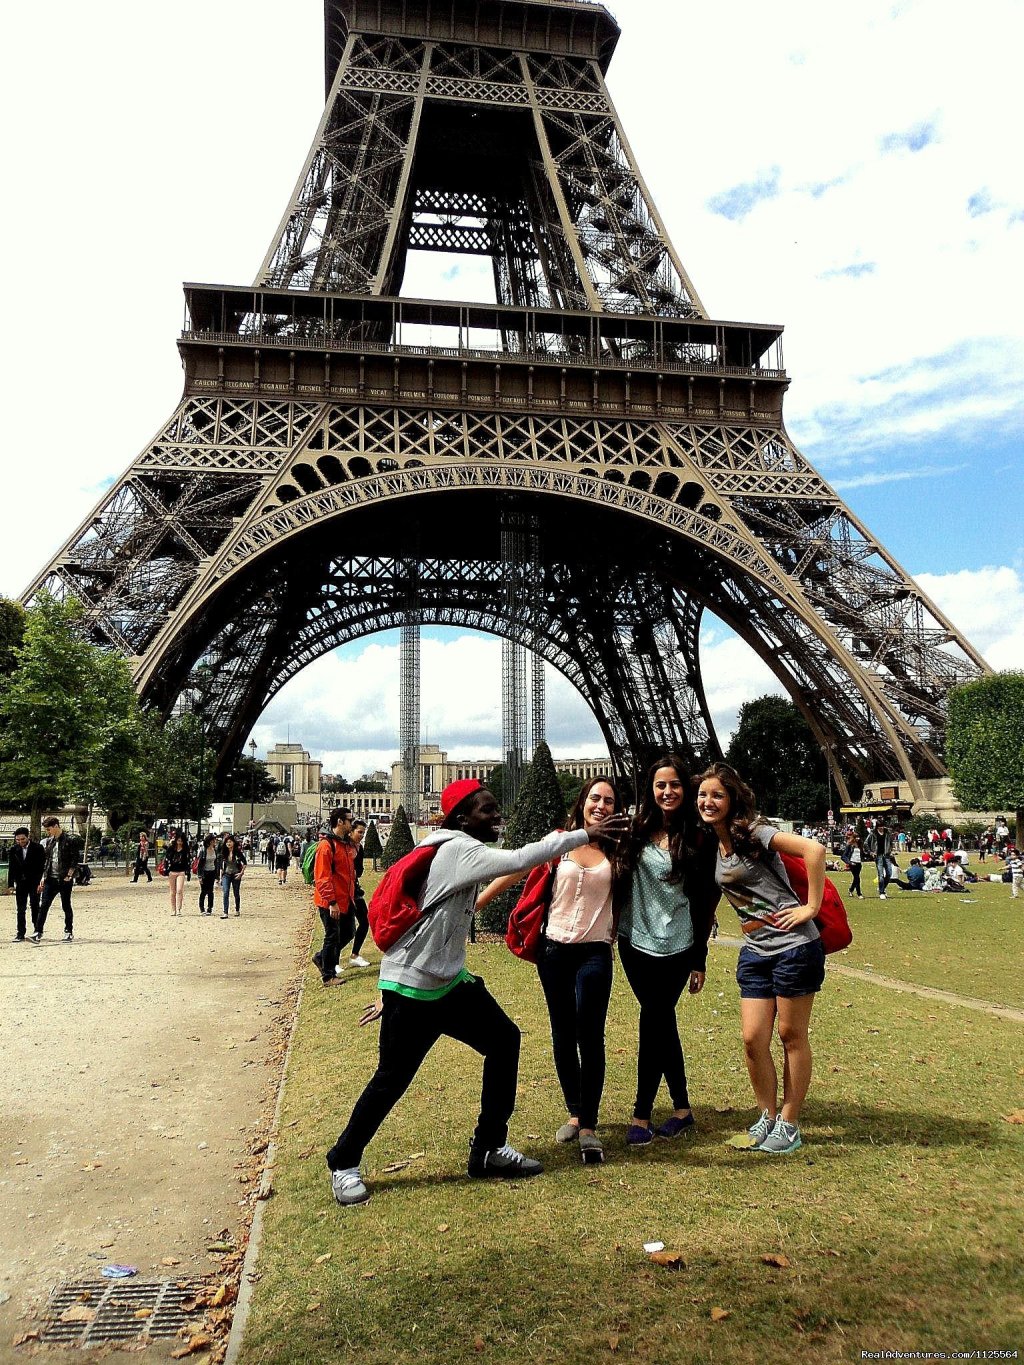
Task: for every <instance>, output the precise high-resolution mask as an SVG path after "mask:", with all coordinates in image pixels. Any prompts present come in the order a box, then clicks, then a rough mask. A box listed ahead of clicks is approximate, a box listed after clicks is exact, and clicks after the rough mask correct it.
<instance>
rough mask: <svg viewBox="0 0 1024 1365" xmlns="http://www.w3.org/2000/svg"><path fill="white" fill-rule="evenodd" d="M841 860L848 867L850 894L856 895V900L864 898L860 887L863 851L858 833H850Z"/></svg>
mask: <svg viewBox="0 0 1024 1365" xmlns="http://www.w3.org/2000/svg"><path fill="white" fill-rule="evenodd" d="M843 861H844V862H845V863H846V865H847V867H848V868H849V869H850V876H851V877H852V879H853V880H852V881H851V882H850V895H851V896H856V897H857V899H858V900H861V901H862V900H863V899H864V893H863V892H862V891H861V889H860V874H861V872H862V871H863V868H864V853H863V851H862V849H861V846H860V835H859V834H851V835H850V842H849V843H848V844H847V845H846V853H845V855H844V858H843Z"/></svg>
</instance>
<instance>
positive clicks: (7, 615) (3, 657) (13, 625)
mask: <svg viewBox="0 0 1024 1365" xmlns="http://www.w3.org/2000/svg"><path fill="white" fill-rule="evenodd" d="M24 638H25V608H24V607H23V606H22V605H21V603H20V602H12V601H11V599H10V598H9V597H0V677H3V678H6V677H9V676H10V674H12V673H13V672H14V666H15V651H16V650H17V649H20V648H21V644H22V641H23V640H24Z"/></svg>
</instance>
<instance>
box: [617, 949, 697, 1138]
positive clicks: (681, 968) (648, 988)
mask: <svg viewBox="0 0 1024 1365" xmlns="http://www.w3.org/2000/svg"><path fill="white" fill-rule="evenodd" d="M619 957H620V959H621V960H622V970H623V971H624V972H625V973H626V980H627V981H628V982H629V984H630V986H631V987H632V990H633V994H634V995H635V996H636V998H637V1000H638V1001H639V1002H640V1040H639V1047H638V1050H637V1059H636V1103H635V1104H634V1105H633V1115H634V1117H635V1118H638V1119H647V1120H648V1121H649V1120H650V1117H651V1113H652V1111H653V1109H654V1100H655V1097H656V1096H657V1094H658V1087H659V1086H660V1085H661V1078H662V1077H663V1076H664V1078H665V1083H666V1084H667V1086H668V1093H669V1095H670V1097H671V1099H672V1108H673V1109H689V1107H690V1097H689V1094H688V1092H687V1089H686V1062H685V1060H684V1058H683V1045H682V1043H681V1042H680V1041H679V1026H678V1024H677V1022H676V1005H677V1004H678V1003H679V997H680V996H681V995H682V993H683V991H684V989H685V988H686V986H687V983H688V982H689V980H690V973H691V971H693V970H695V968H694V965H693V964H694V955H693V952H692V950H689V949H688V950H687V951H686V952H682V953H672V954H671V955H670V956H669V957H654V956H653V954H651V953H642V952H640V950H639V949H637V948H634V947H633V945H632V944H631V943H629V942H627V941H626V940H625V939H622V938H620V939H619Z"/></svg>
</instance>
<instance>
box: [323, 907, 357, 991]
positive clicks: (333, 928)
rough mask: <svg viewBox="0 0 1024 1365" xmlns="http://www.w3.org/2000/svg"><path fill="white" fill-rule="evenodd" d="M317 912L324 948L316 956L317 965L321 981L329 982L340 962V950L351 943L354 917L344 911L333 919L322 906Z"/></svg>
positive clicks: (350, 912)
mask: <svg viewBox="0 0 1024 1365" xmlns="http://www.w3.org/2000/svg"><path fill="white" fill-rule="evenodd" d="M317 910H318V912H319V914H320V923H321V924H322V925H323V926H324V946H323V947H322V948H321V949H320V952H319V953H318V954H317V956H318V957H319V959H320V961H319V963H317V965H318V966H319V968H320V975H321V976H322V977H323V979H324V980H325V981H331V980H333V979H334V974H335V973H334V969H335V967H337V965H338V963H339V962H340V961H341V951H342V949H343V948H344V946H345V944H346V943H351V941H352V935H353V933H354V932H355V924H356V917H355V915H353V913H352V911H351V910H346V911H345V913H344V914H343V915H338V916H336V917H335V918H332V917H331V912H330V910H325V909H324V908H323V906H322V905H318V906H317Z"/></svg>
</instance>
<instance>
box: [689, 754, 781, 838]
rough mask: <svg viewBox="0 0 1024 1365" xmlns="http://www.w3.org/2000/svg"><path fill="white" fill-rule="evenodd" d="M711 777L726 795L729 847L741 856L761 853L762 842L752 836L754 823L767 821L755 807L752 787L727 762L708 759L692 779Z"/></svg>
mask: <svg viewBox="0 0 1024 1365" xmlns="http://www.w3.org/2000/svg"><path fill="white" fill-rule="evenodd" d="M711 778H714V780H715V781H716V782H719V783H721V785H722V786H723V787H724V788H725V792H726V795H727V796H728V797H729V819H728V820H727V822H726V829H727V830H728V831H729V838H730V839H731V840H732V846H733V848H734V849H735V851H736V852H737V853H739V854H740V855H741V856H742V857H744V858H751V859H753V860H754V861H755V862H756V861H757V859H758V858H760V857H761V856H762V855H763V853H764V845H763V844H761V843H760V842H759V841H758V840H757V839H755V838H754V836H753V831H754V830H755V829H756V828H757V826H758V825H765V824H767V823H768V822H767V820H765V818H764V816H763V815H761V814H760V813H759V811H758V809H757V797H756V796H755V795H754V791H753V788H752V787H749V786H748V785H747V784H746V782H744V780H743V778H742V777H740V775H739V773H738V772H737V771H736V769H735V768H734V767H732V766H731V764H729V763H712V764H711V766H710V767H709V768H705V769H704V771H703V772H702V773H701V775H700V776H699V777H698V778H697V780H696V781H697V786H698V787H699V786H700V784H701V783H702V782H707V781H708V780H709V779H711Z"/></svg>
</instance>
